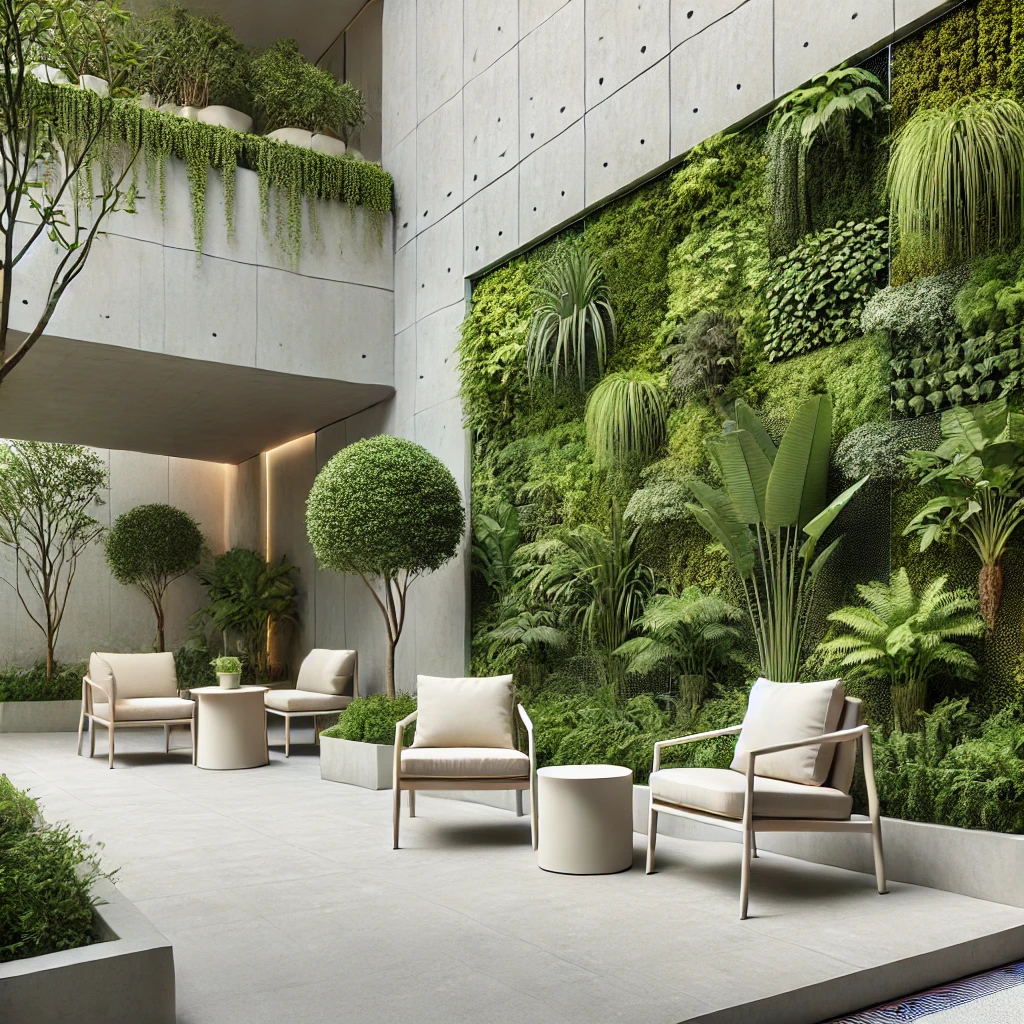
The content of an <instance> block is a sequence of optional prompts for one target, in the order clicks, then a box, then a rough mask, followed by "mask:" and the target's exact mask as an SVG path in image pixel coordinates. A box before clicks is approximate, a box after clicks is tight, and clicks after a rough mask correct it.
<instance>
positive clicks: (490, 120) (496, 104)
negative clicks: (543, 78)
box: [463, 53, 519, 199]
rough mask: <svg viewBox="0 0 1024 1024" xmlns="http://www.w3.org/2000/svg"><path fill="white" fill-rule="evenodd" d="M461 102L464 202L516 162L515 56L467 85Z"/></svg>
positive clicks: (517, 94)
mask: <svg viewBox="0 0 1024 1024" xmlns="http://www.w3.org/2000/svg"><path fill="white" fill-rule="evenodd" d="M463 99H464V104H465V106H464V117H465V138H464V147H465V161H464V166H465V186H464V194H465V196H466V198H467V199H468V198H469V197H470V196H472V195H474V194H475V193H477V192H479V191H480V189H482V188H483V187H484V186H485V185H489V184H490V183H491V182H492V181H494V180H495V178H500V177H501V175H502V174H504V173H505V172H506V171H507V170H509V168H511V167H515V165H516V164H517V163H518V162H519V58H518V54H516V53H508V54H506V55H505V56H504V57H502V58H500V59H499V60H498V61H496V62H495V63H494V64H492V65H491V66H490V67H489V68H488V69H487V70H486V71H483V72H481V73H480V74H479V75H478V76H477V77H476V78H474V79H473V80H472V81H471V82H467V83H466V88H465V91H464V93H463Z"/></svg>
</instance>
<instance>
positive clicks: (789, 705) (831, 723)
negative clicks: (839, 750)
mask: <svg viewBox="0 0 1024 1024" xmlns="http://www.w3.org/2000/svg"><path fill="white" fill-rule="evenodd" d="M845 699H846V691H845V689H844V688H843V684H842V682H841V681H840V680H838V679H830V680H829V681H828V682H824V683H773V682H770V681H769V680H767V679H758V681H757V682H756V683H754V686H753V689H751V691H750V700H749V701H748V703H747V713H746V715H745V716H744V718H743V730H742V731H741V732H740V737H739V740H738V741H737V743H736V754H735V756H734V757H733V759H732V764H731V765H730V767H731V768H732V769H733V771H737V772H744V773H745V772H746V770H747V751H748V750H754V749H756V748H757V747H771V746H774V745H776V744H778V743H789V742H790V741H791V740H803V739H808V738H809V737H812V736H822V735H824V734H825V733H827V732H835V731H836V728H837V727H838V725H839V718H840V716H841V715H842V713H843V704H844V701H845ZM834 753H835V744H834V743H811V744H808V745H807V746H805V747H796V748H794V749H793V750H783V751H780V752H779V753H776V754H762V755H759V756H758V757H757V759H756V760H755V761H754V771H755V772H756V773H757V774H758V775H761V776H764V777H765V778H769V779H781V780H783V781H784V782H798V783H801V784H802V785H804V786H820V785H822V783H824V782H825V780H826V779H827V778H828V773H829V770H830V769H831V767H832V757H833V754H834Z"/></svg>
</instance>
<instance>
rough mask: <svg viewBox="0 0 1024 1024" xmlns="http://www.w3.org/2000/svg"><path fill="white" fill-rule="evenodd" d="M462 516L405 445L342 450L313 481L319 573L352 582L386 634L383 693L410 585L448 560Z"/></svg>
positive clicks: (388, 441)
mask: <svg viewBox="0 0 1024 1024" xmlns="http://www.w3.org/2000/svg"><path fill="white" fill-rule="evenodd" d="M465 526H466V512H465V509H464V507H463V504H462V496H461V495H460V494H459V488H458V485H457V484H456V483H455V478H454V477H453V476H452V474H451V473H450V472H449V471H448V469H447V468H446V467H445V466H444V464H443V463H442V462H441V461H440V460H439V459H437V458H435V457H434V456H433V455H431V454H430V452H428V451H427V450H426V449H425V448H421V447H420V446H419V445H418V444H413V442H412V441H405V440H403V439H402V438H398V437H389V436H388V435H381V436H380V437H372V438H368V439H366V440H363V441H357V442H356V443H355V444H352V445H349V446H348V447H347V448H344V449H342V450H341V451H340V452H338V454H337V455H335V456H334V458H333V459H331V461H330V462H328V463H327V465H326V466H324V468H323V469H322V470H320V472H319V474H318V475H317V478H316V480H315V481H314V482H313V489H312V490H311V491H310V492H309V498H308V499H307V501H306V532H307V534H308V536H309V543H310V544H311V545H312V546H313V553H314V554H315V555H316V560H317V562H318V563H319V565H320V566H321V567H322V568H325V569H333V570H334V571H335V572H342V573H347V574H350V575H353V576H358V577H360V579H362V581H363V582H364V583H365V584H366V586H367V587H368V588H369V590H370V593H371V594H373V598H374V600H375V601H376V602H377V606H378V608H380V611H381V614H382V615H383V616H384V625H385V628H386V630H387V637H388V646H387V663H386V673H385V675H386V681H387V694H388V696H389V697H394V696H395V648H396V647H397V646H398V641H399V639H400V638H401V636H402V627H403V626H404V625H405V609H406V598H407V595H408V592H409V586H410V584H411V583H412V582H413V580H415V579H416V577H418V576H422V575H424V574H426V573H428V572H433V571H434V570H435V569H439V568H440V567H441V566H442V565H444V564H445V562H447V561H449V559H451V558H452V556H453V555H454V554H455V552H456V550H457V549H458V546H459V541H460V540H461V539H462V534H463V531H464V530H465Z"/></svg>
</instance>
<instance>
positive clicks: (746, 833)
mask: <svg viewBox="0 0 1024 1024" xmlns="http://www.w3.org/2000/svg"><path fill="white" fill-rule="evenodd" d="M753 835H754V830H753V829H750V828H745V829H744V830H743V866H742V868H741V869H740V920H741V921H746V919H747V901H748V899H749V897H750V848H751V839H752V838H753Z"/></svg>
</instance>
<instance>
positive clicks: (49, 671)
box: [46, 636, 53, 683]
mask: <svg viewBox="0 0 1024 1024" xmlns="http://www.w3.org/2000/svg"><path fill="white" fill-rule="evenodd" d="M46 681H47V682H48V683H49V682H52V681H53V637H52V636H47V638H46Z"/></svg>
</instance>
